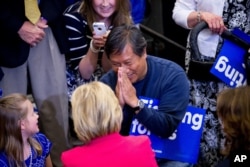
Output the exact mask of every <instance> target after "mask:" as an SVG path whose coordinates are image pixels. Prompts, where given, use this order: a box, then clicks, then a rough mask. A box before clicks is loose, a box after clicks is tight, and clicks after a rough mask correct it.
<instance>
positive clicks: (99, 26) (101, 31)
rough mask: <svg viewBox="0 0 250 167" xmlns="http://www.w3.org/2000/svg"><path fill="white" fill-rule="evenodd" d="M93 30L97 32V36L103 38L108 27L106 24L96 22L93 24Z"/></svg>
mask: <svg viewBox="0 0 250 167" xmlns="http://www.w3.org/2000/svg"><path fill="white" fill-rule="evenodd" d="M93 29H94V31H95V34H96V35H98V36H102V35H105V34H106V31H107V29H106V26H105V23H104V22H94V23H93Z"/></svg>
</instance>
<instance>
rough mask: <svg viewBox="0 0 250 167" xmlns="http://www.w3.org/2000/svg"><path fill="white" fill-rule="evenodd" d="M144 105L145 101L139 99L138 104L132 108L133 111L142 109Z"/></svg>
mask: <svg viewBox="0 0 250 167" xmlns="http://www.w3.org/2000/svg"><path fill="white" fill-rule="evenodd" d="M144 106H145V104H144V102H143V101H142V100H138V104H137V106H136V107H133V108H132V111H133V112H136V111H138V110H141V109H143V108H144Z"/></svg>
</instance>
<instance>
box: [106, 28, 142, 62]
mask: <svg viewBox="0 0 250 167" xmlns="http://www.w3.org/2000/svg"><path fill="white" fill-rule="evenodd" d="M126 44H130V45H131V48H132V50H133V52H134V54H136V55H138V56H142V55H143V53H144V49H145V48H146V47H147V42H146V40H145V38H144V37H143V35H142V33H141V31H140V30H139V28H138V27H136V26H134V25H122V26H118V27H115V28H114V29H112V30H111V32H110V34H109V36H108V38H107V41H106V44H105V48H104V50H105V52H106V54H107V57H108V58H110V55H113V54H121V52H122V51H123V49H124V47H125V46H126Z"/></svg>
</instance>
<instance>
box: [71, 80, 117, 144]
mask: <svg viewBox="0 0 250 167" xmlns="http://www.w3.org/2000/svg"><path fill="white" fill-rule="evenodd" d="M71 100H72V101H71V103H72V117H73V122H74V128H75V132H76V134H77V136H78V137H79V139H80V140H81V141H83V142H84V143H85V144H86V143H89V142H90V141H91V140H93V139H95V138H97V137H100V136H105V135H107V134H110V133H114V132H119V131H120V128H121V121H122V110H121V107H120V105H119V102H118V99H117V98H116V96H115V94H114V92H113V91H112V89H111V88H110V87H109V86H107V85H105V84H104V83H102V82H99V81H94V82H91V83H87V84H84V85H81V86H79V87H78V88H77V89H76V90H75V91H74V92H73V95H72V99H71Z"/></svg>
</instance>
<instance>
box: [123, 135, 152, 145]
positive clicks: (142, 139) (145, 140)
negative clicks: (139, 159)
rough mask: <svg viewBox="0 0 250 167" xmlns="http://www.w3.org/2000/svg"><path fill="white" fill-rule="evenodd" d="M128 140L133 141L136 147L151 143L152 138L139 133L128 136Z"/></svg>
mask: <svg viewBox="0 0 250 167" xmlns="http://www.w3.org/2000/svg"><path fill="white" fill-rule="evenodd" d="M126 140H127V141H128V142H131V144H132V145H134V147H141V146H143V145H150V139H149V137H148V136H146V135H139V136H127V137H126Z"/></svg>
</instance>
